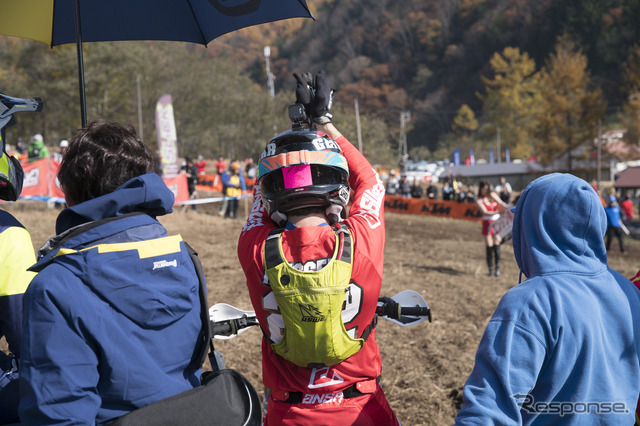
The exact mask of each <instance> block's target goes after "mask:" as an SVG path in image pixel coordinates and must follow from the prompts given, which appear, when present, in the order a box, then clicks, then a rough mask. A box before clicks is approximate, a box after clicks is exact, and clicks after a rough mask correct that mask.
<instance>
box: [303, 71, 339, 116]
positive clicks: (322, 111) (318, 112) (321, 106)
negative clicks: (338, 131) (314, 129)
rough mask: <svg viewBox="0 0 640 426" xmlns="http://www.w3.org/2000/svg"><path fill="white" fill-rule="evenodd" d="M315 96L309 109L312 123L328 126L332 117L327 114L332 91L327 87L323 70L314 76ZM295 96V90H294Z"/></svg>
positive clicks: (327, 82)
mask: <svg viewBox="0 0 640 426" xmlns="http://www.w3.org/2000/svg"><path fill="white" fill-rule="evenodd" d="M314 88H315V96H312V98H311V106H310V108H309V110H310V111H309V114H310V116H311V118H312V119H313V122H314V123H318V124H328V123H331V119H332V118H333V115H331V113H330V112H329V109H331V104H332V103H333V90H332V89H331V86H330V85H329V80H328V79H327V76H326V74H325V73H324V70H322V71H320V72H319V73H318V74H317V75H316V81H315V84H314ZM296 96H297V90H296Z"/></svg>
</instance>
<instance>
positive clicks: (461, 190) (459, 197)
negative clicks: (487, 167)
mask: <svg viewBox="0 0 640 426" xmlns="http://www.w3.org/2000/svg"><path fill="white" fill-rule="evenodd" d="M466 198H467V188H466V187H465V186H464V184H463V183H458V190H457V191H456V201H457V202H459V203H464V202H465V201H466Z"/></svg>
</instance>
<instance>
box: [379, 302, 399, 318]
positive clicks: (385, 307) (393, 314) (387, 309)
mask: <svg viewBox="0 0 640 426" xmlns="http://www.w3.org/2000/svg"><path fill="white" fill-rule="evenodd" d="M378 301H380V302H382V313H380V315H382V316H385V317H387V318H393V319H400V316H401V315H400V305H399V304H398V302H396V301H395V300H393V299H392V298H390V297H380V298H379V299H378Z"/></svg>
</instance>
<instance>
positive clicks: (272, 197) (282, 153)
mask: <svg viewBox="0 0 640 426" xmlns="http://www.w3.org/2000/svg"><path fill="white" fill-rule="evenodd" d="M258 183H259V185H260V194H261V196H262V204H263V205H264V207H265V208H266V209H267V212H268V213H269V216H270V217H271V219H273V220H274V221H275V222H276V223H279V224H282V223H283V222H285V221H286V218H287V216H286V215H287V213H289V212H291V211H294V210H297V209H301V208H305V207H315V206H319V207H325V208H326V212H327V216H328V217H329V219H330V221H331V222H338V221H339V220H340V217H344V213H345V212H344V207H345V206H346V205H347V203H348V202H349V166H348V164H347V159H346V158H345V157H344V155H343V153H342V149H340V146H339V145H338V144H337V143H336V142H335V141H334V140H333V139H331V138H329V137H328V136H327V135H325V134H324V133H322V132H318V131H315V130H310V129H304V128H300V129H292V130H289V131H287V132H284V133H281V134H279V135H278V136H276V137H275V138H273V139H272V140H271V141H270V142H269V143H268V144H267V147H266V148H265V150H264V152H263V153H262V156H261V158H260V162H259V163H258Z"/></svg>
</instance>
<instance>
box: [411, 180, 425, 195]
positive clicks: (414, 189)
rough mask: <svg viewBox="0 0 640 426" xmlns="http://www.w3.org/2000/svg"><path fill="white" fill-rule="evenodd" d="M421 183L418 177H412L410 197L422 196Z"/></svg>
mask: <svg viewBox="0 0 640 426" xmlns="http://www.w3.org/2000/svg"><path fill="white" fill-rule="evenodd" d="M422 192H423V191H422V185H420V180H419V179H418V178H413V181H412V182H411V198H422Z"/></svg>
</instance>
